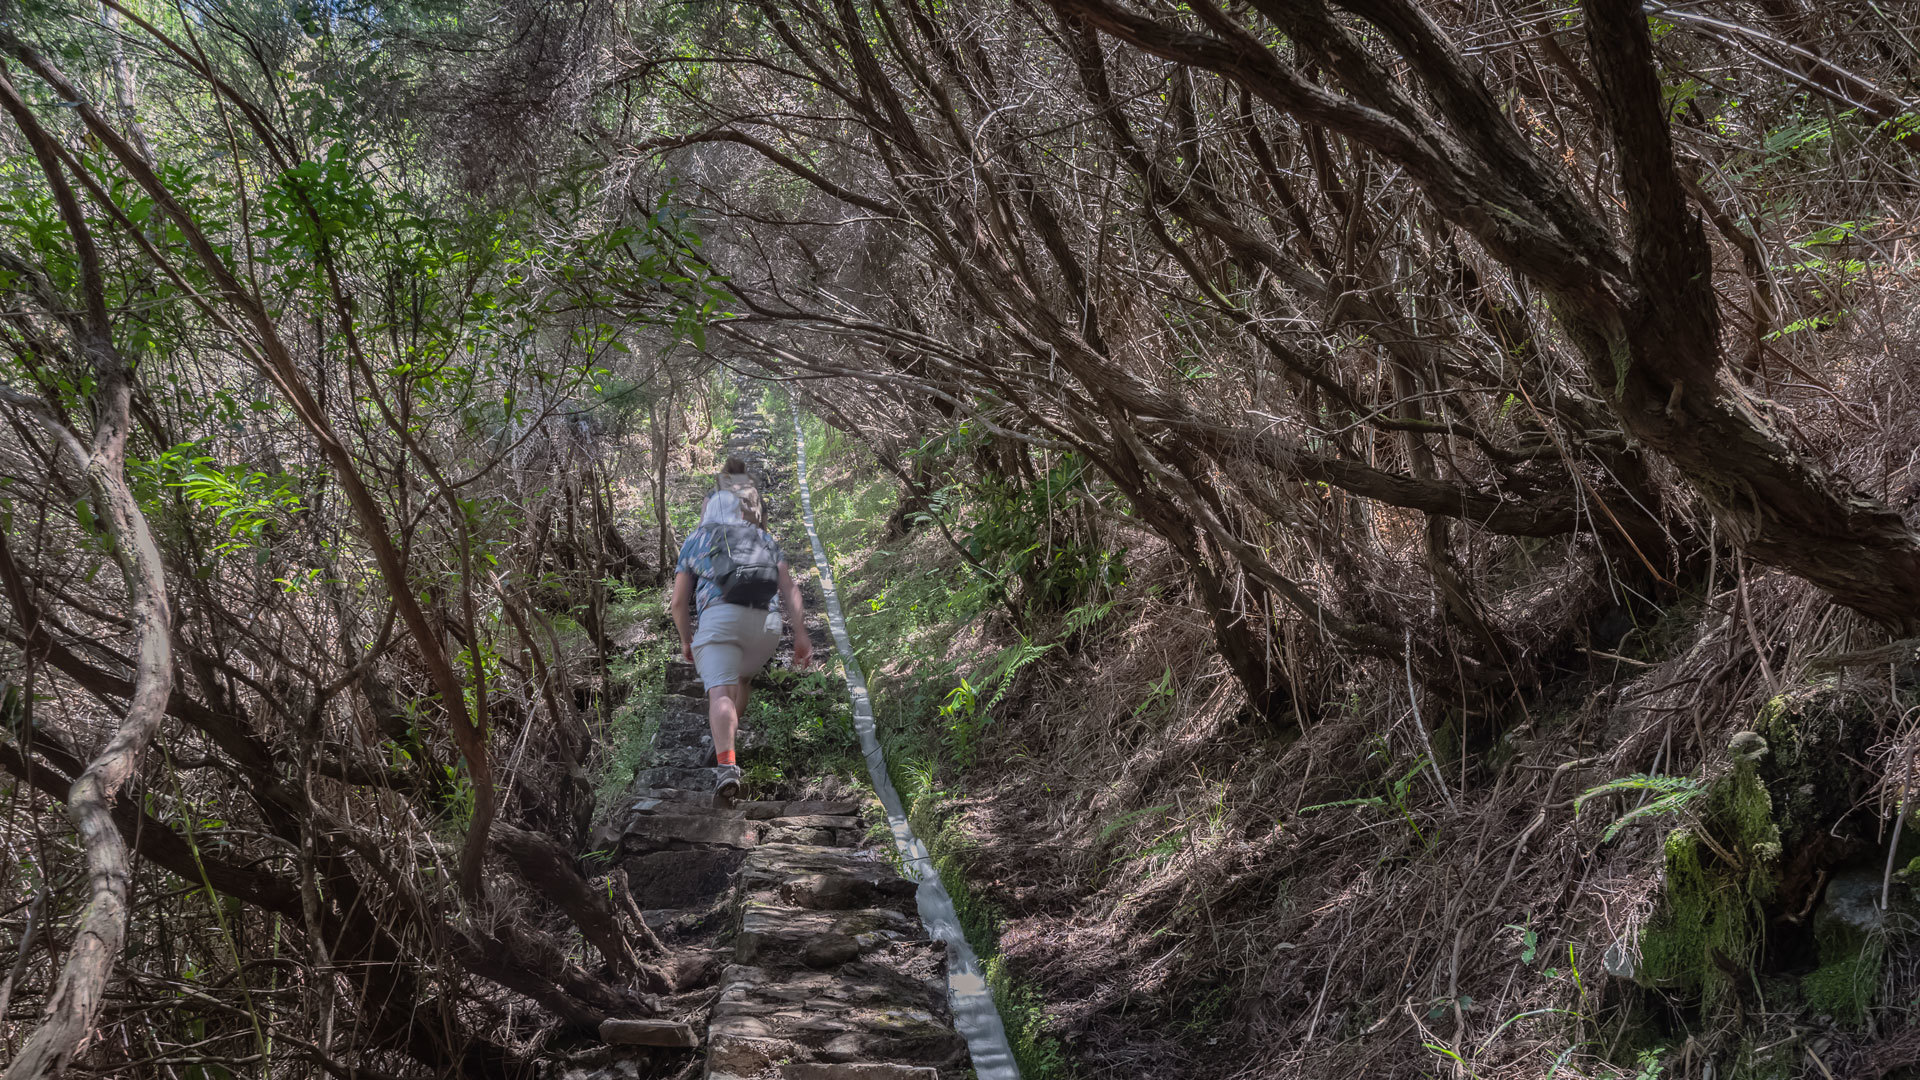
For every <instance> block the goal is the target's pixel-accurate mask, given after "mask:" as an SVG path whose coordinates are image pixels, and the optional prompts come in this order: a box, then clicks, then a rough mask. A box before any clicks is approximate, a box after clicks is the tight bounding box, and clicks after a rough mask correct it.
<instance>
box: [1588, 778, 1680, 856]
mask: <svg viewBox="0 0 1920 1080" xmlns="http://www.w3.org/2000/svg"><path fill="white" fill-rule="evenodd" d="M1706 790H1707V787H1706V785H1705V784H1702V783H1701V782H1700V781H1698V780H1695V779H1693V778H1692V777H1690V776H1652V775H1649V774H1647V773H1635V774H1633V775H1632V776H1622V777H1620V778H1619V779H1617V780H1609V781H1607V782H1606V783H1604V784H1600V785H1598V786H1596V787H1591V788H1588V789H1587V790H1586V791H1585V792H1582V793H1581V795H1580V797H1579V798H1577V799H1575V800H1573V813H1574V816H1575V817H1578V816H1580V810H1581V808H1582V807H1584V806H1585V805H1586V804H1587V800H1589V799H1592V798H1595V797H1597V796H1601V795H1612V794H1615V793H1617V792H1625V791H1642V792H1651V793H1653V794H1654V796H1655V797H1654V799H1653V800H1652V801H1651V802H1646V803H1642V804H1641V805H1639V806H1636V807H1634V808H1633V809H1631V810H1629V811H1627V812H1626V813H1624V814H1622V815H1620V816H1619V817H1618V818H1615V819H1614V821H1613V824H1611V825H1608V826H1607V831H1605V832H1603V833H1601V834H1600V840H1601V842H1602V843H1604V842H1606V841H1608V840H1612V839H1613V838H1614V837H1616V836H1618V835H1620V830H1621V829H1624V828H1626V827H1627V826H1628V825H1631V824H1633V823H1634V822H1636V821H1641V820H1644V819H1646V818H1651V817H1658V816H1659V815H1661V814H1677V813H1679V812H1680V811H1682V810H1685V809H1686V808H1687V804H1689V803H1691V802H1693V800H1695V799H1697V798H1699V797H1700V796H1701V795H1703V794H1705V793H1706Z"/></svg>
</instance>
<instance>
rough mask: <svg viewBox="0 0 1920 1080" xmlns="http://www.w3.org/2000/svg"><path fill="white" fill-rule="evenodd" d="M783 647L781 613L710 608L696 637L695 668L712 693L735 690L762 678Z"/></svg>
mask: <svg viewBox="0 0 1920 1080" xmlns="http://www.w3.org/2000/svg"><path fill="white" fill-rule="evenodd" d="M779 647H780V613H779V612H777V611H761V610H760V609H759V608H750V607H742V606H740V605H739V604H726V603H715V604H710V605H708V607H707V610H705V611H703V612H701V613H700V628H699V629H698V630H695V631H694V634H693V666H694V667H695V668H697V669H698V670H699V672H700V683H701V685H702V686H705V687H706V688H707V689H708V690H712V689H713V688H714V687H716V686H732V685H733V684H735V683H738V682H744V681H745V680H747V679H751V678H753V677H754V676H755V675H758V674H759V673H760V669H761V668H763V667H766V666H767V661H769V660H771V659H773V651H774V650H775V649H777V648H779Z"/></svg>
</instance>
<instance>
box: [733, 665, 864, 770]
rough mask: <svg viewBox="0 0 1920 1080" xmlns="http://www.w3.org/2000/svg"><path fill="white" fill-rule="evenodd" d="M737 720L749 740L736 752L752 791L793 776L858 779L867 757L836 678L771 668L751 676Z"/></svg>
mask: <svg viewBox="0 0 1920 1080" xmlns="http://www.w3.org/2000/svg"><path fill="white" fill-rule="evenodd" d="M742 723H743V725H744V726H745V728H746V729H747V730H748V731H750V732H751V733H752V741H751V744H750V745H749V746H748V748H747V749H745V750H743V751H742V752H741V754H740V767H741V770H742V772H743V773H744V775H745V778H746V780H747V783H748V784H749V785H751V786H752V787H753V788H754V789H755V790H756V791H762V790H771V789H776V788H778V787H779V786H780V785H781V784H783V783H785V782H787V781H788V780H789V779H791V778H796V777H808V776H826V775H839V776H844V777H847V778H848V779H849V780H851V781H853V782H854V783H861V782H863V777H864V776H865V772H866V762H865V759H864V758H862V757H861V755H860V740H859V737H858V736H857V735H856V734H855V732H854V730H853V710H852V708H851V706H850V705H849V704H848V702H847V695H846V691H845V689H844V688H843V687H842V685H841V684H840V682H839V680H838V679H835V678H831V677H829V676H827V675H825V674H823V673H820V672H815V673H813V674H810V675H797V674H795V673H793V672H791V671H786V670H775V671H770V672H768V673H767V675H766V676H765V677H764V678H761V679H758V680H756V686H755V687H754V694H753V697H752V699H751V700H749V702H748V704H747V715H746V717H745V718H744V719H743V721H742Z"/></svg>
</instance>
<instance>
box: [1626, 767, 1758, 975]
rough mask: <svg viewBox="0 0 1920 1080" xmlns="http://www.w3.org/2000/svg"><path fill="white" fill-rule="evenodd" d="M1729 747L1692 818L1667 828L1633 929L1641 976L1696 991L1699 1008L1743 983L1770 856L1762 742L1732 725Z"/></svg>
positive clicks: (1753, 951) (1750, 965)
mask: <svg viewBox="0 0 1920 1080" xmlns="http://www.w3.org/2000/svg"><path fill="white" fill-rule="evenodd" d="M1734 749H1735V753H1734V758H1733V767H1732V768H1731V769H1730V770H1728V772H1727V773H1726V774H1725V775H1723V776H1721V777H1720V778H1719V779H1718V780H1715V781H1714V782H1713V784H1712V785H1711V786H1710V787H1709V789H1708V791H1707V795H1706V798H1705V799H1704V800H1703V804H1704V805H1703V809H1702V810H1701V813H1700V817H1699V819H1698V821H1696V822H1695V823H1694V824H1693V825H1690V826H1687V827H1685V828H1680V829H1675V830H1674V831H1673V832H1671V833H1669V834H1667V843H1666V887H1665V892H1664V896H1663V903H1662V905H1661V910H1660V912H1659V914H1658V915H1656V916H1655V918H1654V920H1653V922H1652V923H1651V924H1649V926H1648V927H1647V930H1646V932H1645V933H1644V934H1643V935H1642V936H1641V939H1640V961H1641V963H1640V973H1641V978H1642V980H1643V981H1645V982H1647V983H1650V984H1652V985H1654V986H1658V987H1661V988H1663V989H1667V990H1670V991H1674V992H1676V993H1680V994H1685V995H1688V996H1693V995H1697V996H1698V997H1699V999H1700V1002H1701V1005H1702V1008H1703V1009H1704V1010H1706V1011H1707V1012H1709V1013H1712V1012H1717V1011H1719V1010H1720V1009H1721V1007H1722V1006H1723V1005H1727V1004H1729V1003H1730V1001H1731V998H1732V997H1733V996H1735V995H1739V994H1744V993H1745V991H1746V990H1747V986H1745V985H1742V982H1743V981H1750V980H1751V978H1752V976H1751V972H1752V971H1753V970H1754V967H1755V960H1756V959H1757V956H1758V952H1759V948H1760V944H1761V941H1762V937H1763V932H1764V927H1765V925H1766V909H1765V902H1766V901H1767V899H1768V898H1769V897H1770V896H1771V895H1772V892H1773V881H1774V872H1775V867H1776V865H1777V864H1778V862H1779V858H1780V829H1779V827H1778V826H1777V825H1775V824H1774V820H1773V800H1772V797H1771V795H1770V794H1769V793H1768V791H1767V786H1766V785H1765V784H1763V783H1761V781H1760V776H1759V769H1758V763H1759V761H1760V760H1761V759H1762V758H1763V757H1764V756H1765V755H1766V753H1767V747H1766V745H1765V742H1764V741H1763V740H1761V739H1759V738H1756V737H1754V735H1753V733H1751V732H1742V733H1741V735H1740V736H1739V737H1736V739H1735V743H1734Z"/></svg>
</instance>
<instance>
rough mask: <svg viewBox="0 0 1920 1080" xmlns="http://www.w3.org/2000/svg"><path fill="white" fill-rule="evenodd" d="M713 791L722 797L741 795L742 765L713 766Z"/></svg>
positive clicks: (734, 797)
mask: <svg viewBox="0 0 1920 1080" xmlns="http://www.w3.org/2000/svg"><path fill="white" fill-rule="evenodd" d="M713 793H714V795H715V796H717V797H718V798H722V799H737V798H739V797H740V766H738V765H715V766H714V767H713Z"/></svg>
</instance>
